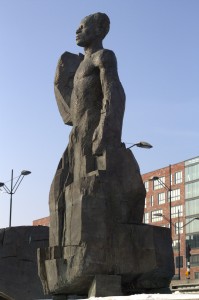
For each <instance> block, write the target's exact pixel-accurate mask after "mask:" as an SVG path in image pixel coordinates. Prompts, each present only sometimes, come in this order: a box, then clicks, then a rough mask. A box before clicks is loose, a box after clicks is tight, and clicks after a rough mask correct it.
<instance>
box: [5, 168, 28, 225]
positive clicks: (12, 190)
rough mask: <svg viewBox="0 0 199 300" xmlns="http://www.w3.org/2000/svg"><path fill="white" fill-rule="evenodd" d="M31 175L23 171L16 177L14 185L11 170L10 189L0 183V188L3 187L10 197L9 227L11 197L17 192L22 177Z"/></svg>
mask: <svg viewBox="0 0 199 300" xmlns="http://www.w3.org/2000/svg"><path fill="white" fill-rule="evenodd" d="M29 174H31V172H30V171H27V170H23V171H21V174H20V175H19V176H18V179H17V181H16V182H15V184H14V181H13V180H14V178H13V170H12V171H11V181H10V182H11V183H10V189H9V188H8V187H7V185H6V184H5V183H4V182H0V187H3V189H4V190H5V192H6V193H7V194H9V195H10V217H9V227H11V219H12V195H13V194H15V192H16V191H17V189H18V187H19V185H20V184H21V182H22V180H23V178H24V176H26V175H29Z"/></svg>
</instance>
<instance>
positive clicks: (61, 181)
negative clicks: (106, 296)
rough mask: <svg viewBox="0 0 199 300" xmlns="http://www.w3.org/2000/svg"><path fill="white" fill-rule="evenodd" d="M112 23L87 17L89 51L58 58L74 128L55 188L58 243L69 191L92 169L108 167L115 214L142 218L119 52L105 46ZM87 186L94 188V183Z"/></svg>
mask: <svg viewBox="0 0 199 300" xmlns="http://www.w3.org/2000/svg"><path fill="white" fill-rule="evenodd" d="M109 26H110V21H109V18H108V16H107V15H106V14H104V13H95V14H92V15H89V16H87V17H85V18H84V19H83V20H82V21H81V23H80V25H79V27H78V29H77V31H76V42H77V45H78V46H80V47H84V52H85V54H84V56H83V55H79V56H78V55H75V54H71V53H69V52H65V53H64V54H63V55H62V56H61V59H60V61H59V63H58V67H57V71H56V76H55V95H56V99H57V103H58V106H59V110H60V113H61V115H62V117H63V120H64V122H65V123H66V124H68V125H72V126H73V127H72V130H71V133H70V137H69V144H68V147H67V149H66V150H65V152H64V155H63V157H62V159H61V161H60V164H59V166H58V169H57V173H56V175H55V178H54V181H53V183H52V186H51V192H50V210H51V222H52V224H55V223H56V224H57V229H56V230H53V228H54V226H53V225H51V228H52V229H51V230H50V236H51V240H52V241H53V240H54V242H53V244H54V245H60V244H63V231H64V230H65V226H66V223H67V216H66V211H67V201H69V200H68V198H70V197H72V198H74V195H72V196H66V190H65V189H66V188H67V187H68V186H70V185H71V184H73V185H74V184H75V185H76V188H75V191H76V192H74V193H77V190H78V189H79V190H81V185H82V182H83V180H84V179H85V178H88V177H89V176H91V175H93V176H94V173H93V172H99V171H104V172H105V175H104V176H105V177H106V179H105V178H104V179H103V180H102V182H109V183H108V187H107V186H106V188H104V189H105V190H106V189H107V188H108V191H106V195H108V194H110V198H111V197H113V198H114V201H115V204H114V206H115V207H116V211H115V214H116V215H117V214H121V215H123V216H118V219H121V220H123V221H124V220H130V219H132V216H133V215H134V217H133V218H134V220H135V221H136V222H138V220H139V222H141V221H142V217H143V210H144V195H145V190H144V188H143V183H142V180H141V176H140V173H139V167H138V165H137V163H136V161H135V159H134V157H133V155H132V153H131V151H130V150H127V149H126V148H125V145H124V144H122V143H121V133H122V122H123V115H124V109H125V94H124V90H123V87H122V85H121V82H120V80H119V77H118V72H117V61H116V57H115V54H114V53H113V51H111V50H107V49H104V48H103V45H102V41H103V39H104V37H105V36H106V34H107V33H108V31H109ZM78 183H79V185H78ZM86 185H87V187H86V189H88V190H89V189H91V188H88V186H89V185H90V183H87V184H86ZM115 186H118V187H115ZM117 189H119V190H118V191H117ZM89 191H90V190H89ZM114 192H115V193H117V195H114ZM131 192H132V194H131ZM82 193H83V192H82V190H81V192H80V194H82ZM88 194H89V192H88ZM127 194H128V195H127ZM126 196H127V198H126ZM129 197H130V199H128V198H129ZM135 197H136V200H135ZM117 198H118V200H117ZM124 199H125V200H124ZM135 201H136V202H139V204H138V205H136V204H135ZM110 202H111V201H110ZM117 202H118V204H117V205H116V203H117ZM120 202H121V203H120ZM135 206H136V209H134V213H132V207H135ZM139 207H140V208H139ZM135 210H136V213H135ZM119 211H122V213H121V212H119ZM127 215H128V216H127ZM135 215H136V217H135ZM130 216H131V217H130ZM131 221H132V220H131Z"/></svg>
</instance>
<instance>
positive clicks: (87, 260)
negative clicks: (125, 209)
mask: <svg viewBox="0 0 199 300" xmlns="http://www.w3.org/2000/svg"><path fill="white" fill-rule="evenodd" d="M56 253H57V251H53V250H52V249H51V248H46V250H45V251H38V260H39V261H38V263H39V266H40V268H39V276H40V278H41V280H42V284H43V287H44V288H45V291H46V293H52V294H59V295H71V294H74V295H81V296H84V297H85V296H88V294H89V295H94V296H98V297H99V296H101V297H103V296H109V295H112V296H113V293H114V295H120V294H121V293H123V294H124V295H130V294H133V293H134V292H135V291H139V290H140V291H141V292H142V293H143V292H145V291H149V290H150V292H151V290H153V289H154V290H157V289H162V288H167V287H169V284H170V281H171V278H172V277H173V274H174V262H173V250H172V241H171V234H170V230H169V229H168V228H163V227H157V226H151V225H146V224H140V225H138V224H121V223H120V224H116V225H115V228H114V230H113V232H112V235H111V236H110V238H109V240H107V241H106V243H104V244H103V243H101V240H99V241H98V240H97V239H96V240H95V241H94V242H91V241H89V242H88V243H86V242H84V243H81V244H80V245H75V246H74V245H73V246H72V245H68V246H67V247H61V250H60V251H59V258H57V254H56ZM55 254H56V258H55V257H54V256H55ZM112 276H113V277H112ZM120 278H121V289H122V292H121V289H120V288H119V286H120V284H119V281H120ZM109 290H111V292H109Z"/></svg>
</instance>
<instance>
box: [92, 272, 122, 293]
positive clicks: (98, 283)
mask: <svg viewBox="0 0 199 300" xmlns="http://www.w3.org/2000/svg"><path fill="white" fill-rule="evenodd" d="M121 295H122V284H121V276H118V275H96V276H95V278H94V280H93V282H92V284H91V287H90V289H89V292H88V297H89V298H90V297H107V296H121Z"/></svg>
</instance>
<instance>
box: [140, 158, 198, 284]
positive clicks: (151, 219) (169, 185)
mask: <svg viewBox="0 0 199 300" xmlns="http://www.w3.org/2000/svg"><path fill="white" fill-rule="evenodd" d="M142 178H143V181H144V184H145V188H146V191H147V195H146V201H145V213H144V220H143V221H144V223H147V224H151V225H157V226H165V227H170V226H171V229H172V240H173V250H174V262H175V278H176V279H177V278H179V277H180V279H186V278H187V277H189V275H188V274H186V271H187V259H186V247H187V246H188V245H189V246H190V248H191V256H190V278H191V279H197V278H199V220H197V219H196V218H199V157H195V158H192V159H189V160H186V161H183V162H180V163H177V164H174V165H170V166H168V167H165V168H161V169H158V170H155V171H152V172H149V173H146V174H143V176H142Z"/></svg>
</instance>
